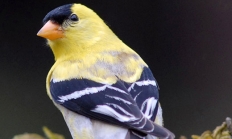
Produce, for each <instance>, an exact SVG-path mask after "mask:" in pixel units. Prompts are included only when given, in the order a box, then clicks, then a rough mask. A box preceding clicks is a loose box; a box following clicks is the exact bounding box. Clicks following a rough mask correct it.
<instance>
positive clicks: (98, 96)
mask: <svg viewBox="0 0 232 139" xmlns="http://www.w3.org/2000/svg"><path fill="white" fill-rule="evenodd" d="M137 86H151V87H152V86H156V84H154V82H153V81H150V80H146V81H145V80H144V81H143V80H141V81H140V80H138V81H137V82H135V83H133V84H131V85H130V86H129V88H128V87H127V86H125V83H124V82H123V81H121V80H118V81H117V82H116V83H115V84H103V83H98V82H95V81H92V80H89V79H71V80H64V81H59V82H57V81H56V80H55V79H51V81H50V92H51V95H52V97H53V100H54V101H55V102H56V103H58V104H61V105H63V106H64V107H66V108H67V109H69V110H71V111H74V112H76V113H79V114H81V115H84V116H86V117H89V118H92V119H97V120H101V121H104V122H108V123H112V124H117V125H120V126H123V127H127V128H129V129H132V130H135V132H136V133H141V134H142V133H144V134H152V135H154V136H158V137H163V138H166V137H167V136H169V132H168V131H167V130H166V129H165V128H163V127H161V126H159V125H156V124H155V123H153V122H151V121H150V120H148V118H146V117H145V116H144V114H142V112H141V111H140V109H139V107H138V105H137V104H136V102H135V101H134V99H136V98H135V97H136V96H134V99H133V95H131V94H130V91H131V90H132V89H135V88H136V87H137ZM142 90H143V89H141V91H142ZM144 93H146V92H144ZM137 95H139V93H138V94H137ZM148 95H149V93H148ZM141 100H142V99H141ZM145 101H146V102H145ZM145 101H144V102H143V103H142V102H141V106H143V107H144V108H145V107H146V108H149V107H151V106H150V105H154V104H156V103H157V98H156V97H154V96H152V95H151V97H147V98H145ZM152 107H155V106H152ZM146 108H145V109H146ZM145 111H146V110H145ZM147 113H152V112H151V111H148V112H147ZM148 115H149V114H148Z"/></svg>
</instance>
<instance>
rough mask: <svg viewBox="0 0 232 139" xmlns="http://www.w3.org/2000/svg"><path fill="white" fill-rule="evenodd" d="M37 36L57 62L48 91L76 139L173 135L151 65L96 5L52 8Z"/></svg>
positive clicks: (168, 138)
mask: <svg viewBox="0 0 232 139" xmlns="http://www.w3.org/2000/svg"><path fill="white" fill-rule="evenodd" d="M43 23H44V26H43V27H42V28H41V29H40V31H39V32H38V34H37V35H38V36H40V37H43V38H46V39H47V43H48V45H49V46H50V47H51V49H52V51H53V53H54V56H55V64H54V65H53V66H52V68H51V69H50V71H49V73H48V76H47V82H46V87H47V92H48V95H49V96H50V98H51V99H52V101H53V102H54V104H55V106H56V107H58V109H59V110H60V111H61V112H62V114H63V117H64V119H65V121H66V123H67V126H68V128H69V130H70V132H71V135H72V137H73V138H74V139H140V138H141V139H142V138H143V139H145V138H146V139H153V138H155V137H159V138H165V139H173V138H174V134H173V133H171V132H170V131H169V130H167V129H166V128H164V127H162V126H161V125H162V122H159V123H161V125H158V124H157V123H154V120H155V118H156V115H158V118H157V120H158V121H162V110H161V107H160V105H159V102H158V99H159V94H158V85H157V82H156V80H155V78H154V77H153V75H152V73H151V71H150V69H149V68H148V66H147V64H146V63H145V62H144V61H143V60H142V59H141V57H140V56H139V55H138V54H137V53H136V52H135V51H133V50H132V49H131V48H129V47H128V46H127V45H126V44H124V43H123V42H122V41H121V40H120V39H119V38H118V37H117V36H116V35H115V34H114V33H113V32H112V31H111V29H110V28H109V27H108V26H107V25H106V24H105V23H104V22H103V20H102V19H101V18H100V17H99V16H98V15H97V14H96V13H95V12H94V11H92V10H91V9H89V8H87V7H86V6H84V5H81V4H67V5H63V6H60V7H58V8H56V9H54V10H52V11H50V12H49V13H48V14H47V15H46V16H45V17H44V19H43Z"/></svg>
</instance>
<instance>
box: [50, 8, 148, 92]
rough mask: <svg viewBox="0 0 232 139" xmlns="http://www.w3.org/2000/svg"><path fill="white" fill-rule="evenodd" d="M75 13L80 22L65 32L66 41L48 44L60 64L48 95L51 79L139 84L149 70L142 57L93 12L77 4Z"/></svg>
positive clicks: (54, 67) (53, 72)
mask: <svg viewBox="0 0 232 139" xmlns="http://www.w3.org/2000/svg"><path fill="white" fill-rule="evenodd" d="M71 11H72V12H73V13H75V14H76V15H77V16H78V18H79V21H78V22H77V24H74V25H73V26H69V27H67V28H65V29H64V36H65V37H63V38H60V39H57V40H53V41H50V40H48V44H49V45H50V47H51V49H52V51H53V53H54V56H55V60H56V62H55V64H54V65H53V67H52V68H51V70H50V72H49V74H48V76H47V91H48V92H49V90H50V89H49V82H50V80H51V79H54V80H56V81H62V80H70V79H73V78H78V79H81V78H85V79H89V80H93V81H95V82H100V83H105V84H113V83H115V82H117V80H118V78H119V79H121V80H123V81H125V82H129V83H132V82H135V81H136V80H138V79H139V78H140V76H141V73H142V70H143V67H145V66H147V65H146V63H145V62H144V61H143V60H142V59H141V58H140V56H139V55H138V54H137V53H136V52H134V51H133V50H132V49H131V48H129V47H128V46H127V45H125V44H124V43H123V42H122V41H121V40H120V39H119V38H118V37H117V36H116V35H115V34H114V33H113V32H112V31H111V30H110V28H109V27H108V26H107V25H106V24H105V23H104V22H103V20H102V19H101V18H100V17H99V16H98V15H97V14H96V13H95V12H93V11H92V10H91V9H89V8H87V7H85V6H83V5H81V4H74V5H73V6H72V8H71ZM49 96H50V94H49ZM50 97H51V96H50Z"/></svg>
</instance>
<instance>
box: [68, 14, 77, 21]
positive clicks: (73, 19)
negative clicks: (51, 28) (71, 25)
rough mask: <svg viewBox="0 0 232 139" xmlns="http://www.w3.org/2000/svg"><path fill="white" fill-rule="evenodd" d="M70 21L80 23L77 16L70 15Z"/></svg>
mask: <svg viewBox="0 0 232 139" xmlns="http://www.w3.org/2000/svg"><path fill="white" fill-rule="evenodd" d="M69 19H70V20H71V21H78V17H77V15H76V14H72V15H70V17H69Z"/></svg>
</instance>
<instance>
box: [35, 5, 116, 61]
mask: <svg viewBox="0 0 232 139" xmlns="http://www.w3.org/2000/svg"><path fill="white" fill-rule="evenodd" d="M43 23H44V26H43V27H42V28H41V29H40V30H39V32H38V33H37V35H38V36H40V37H43V38H46V39H47V41H48V45H49V46H50V47H51V48H52V50H53V53H54V55H55V58H56V59H58V58H59V57H61V56H64V55H67V53H68V54H69V55H70V53H74V52H76V53H82V54H83V53H84V52H83V50H85V51H86V49H88V48H91V47H92V46H94V44H96V43H97V42H99V41H101V40H102V39H103V38H105V37H107V39H110V38H109V36H115V35H111V34H112V31H111V30H110V29H109V28H108V26H107V25H106V24H105V23H104V22H103V20H102V19H101V18H100V17H99V16H98V15H97V14H96V13H95V12H94V11H92V10H91V9H89V8H87V7H86V6H84V5H81V4H67V5H63V6H60V7H57V8H55V9H54V10H52V11H50V12H49V13H48V14H47V15H46V16H45V17H44V19H43ZM111 38H115V37H111Z"/></svg>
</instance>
